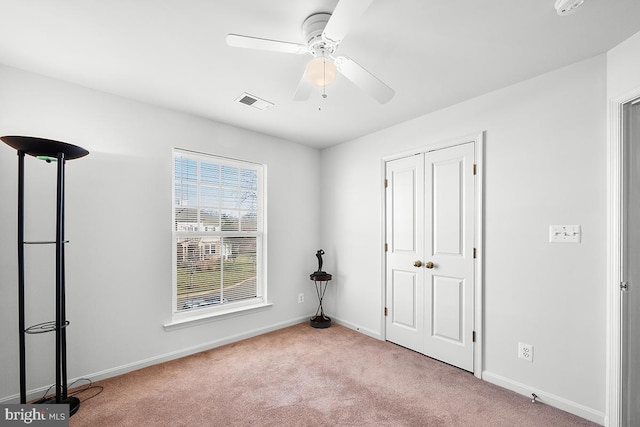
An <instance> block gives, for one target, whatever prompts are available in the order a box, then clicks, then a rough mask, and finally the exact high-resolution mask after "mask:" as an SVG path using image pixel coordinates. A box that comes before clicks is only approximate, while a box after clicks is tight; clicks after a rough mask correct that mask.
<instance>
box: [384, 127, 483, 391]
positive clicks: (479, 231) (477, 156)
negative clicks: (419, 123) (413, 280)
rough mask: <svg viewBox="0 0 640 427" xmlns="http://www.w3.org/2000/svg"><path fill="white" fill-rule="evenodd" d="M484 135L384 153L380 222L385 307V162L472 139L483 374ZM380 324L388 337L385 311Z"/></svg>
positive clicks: (477, 363)
mask: <svg viewBox="0 0 640 427" xmlns="http://www.w3.org/2000/svg"><path fill="white" fill-rule="evenodd" d="M484 138H485V133H484V131H482V132H476V133H472V134H469V135H464V136H461V137H456V138H452V139H447V140H441V141H437V142H434V143H432V144H426V145H421V146H418V147H416V148H413V149H410V150H405V151H402V152H399V153H394V154H389V155H387V156H384V157H383V158H382V160H381V167H380V169H381V182H382V185H381V188H382V190H381V191H382V197H381V200H382V206H381V211H382V215H381V216H382V224H381V230H382V233H381V240H382V244H381V245H380V247H381V257H382V263H381V265H382V271H381V275H382V283H383V284H384V286H382V295H381V297H382V302H383V307H386V303H387V281H386V270H387V257H386V253H385V249H384V246H385V243H386V235H387V234H386V231H387V230H386V220H387V218H386V203H387V201H386V191H385V186H384V182H385V178H386V164H387V162H389V161H392V160H397V159H400V158H403V157H408V156H413V155H415V154H419V153H426V152H429V151H435V150H441V149H443V148H450V147H454V146H456V145H462V144H467V143H473V147H474V163H475V165H476V179H475V189H474V192H475V206H474V210H475V212H474V224H475V233H474V243H475V245H474V247H475V248H476V263H475V266H474V299H473V301H474V303H473V313H474V315H473V317H474V319H473V330H474V331H475V333H476V341H475V345H474V349H473V374H474V375H475V376H476V377H478V378H482V370H483V359H482V354H483V351H482V348H483V342H484V334H483V321H482V320H483V318H484V314H483V307H484V304H483V301H484V269H483V266H484V234H483V233H484ZM380 322H381V328H380V330H381V331H382V339H384V340H386V339H387V329H386V322H385V315H384V312H382V313H381V319H380Z"/></svg>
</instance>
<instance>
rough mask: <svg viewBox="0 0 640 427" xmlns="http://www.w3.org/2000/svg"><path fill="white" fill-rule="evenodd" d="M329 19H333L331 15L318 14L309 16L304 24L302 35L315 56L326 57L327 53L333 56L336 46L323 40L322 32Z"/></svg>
mask: <svg viewBox="0 0 640 427" xmlns="http://www.w3.org/2000/svg"><path fill="white" fill-rule="evenodd" d="M329 18H331V14H330V13H316V14H313V15H311V16H309V17H308V18H307V19H305V20H304V22H303V23H302V34H303V35H304V39H305V41H306V42H307V46H308V48H309V51H310V52H312V53H313V56H325V55H326V54H327V53H328V54H331V53H333V51H334V50H335V46H333V45H331V44H328V43H327V42H326V40H324V38H322V32H323V31H324V28H325V27H326V26H327V22H329Z"/></svg>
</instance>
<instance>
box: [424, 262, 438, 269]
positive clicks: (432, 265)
mask: <svg viewBox="0 0 640 427" xmlns="http://www.w3.org/2000/svg"><path fill="white" fill-rule="evenodd" d="M435 266H436V265H435V264H434V263H432V262H431V261H429V262H427V264H426V265H425V267H427V268H433V267H435Z"/></svg>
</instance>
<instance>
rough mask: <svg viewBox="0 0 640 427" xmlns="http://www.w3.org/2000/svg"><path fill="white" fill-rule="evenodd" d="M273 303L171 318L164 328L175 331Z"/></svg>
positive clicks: (249, 311)
mask: <svg viewBox="0 0 640 427" xmlns="http://www.w3.org/2000/svg"><path fill="white" fill-rule="evenodd" d="M272 305H273V303H268V302H263V303H259V304H253V305H247V306H244V307H231V308H228V309H226V310H219V311H214V312H207V313H202V314H194V315H192V316H189V317H182V318H178V319H173V320H172V321H171V322H169V323H166V324H165V325H163V326H164V330H165V331H167V332H170V331H175V330H177V329H182V328H188V327H191V326H197V325H201V324H203V323H208V322H214V321H218V320H225V319H229V318H232V317H236V316H241V315H244V314H249V313H252V312H256V311H262V310H265V309H268V308H269V307H271V306H272Z"/></svg>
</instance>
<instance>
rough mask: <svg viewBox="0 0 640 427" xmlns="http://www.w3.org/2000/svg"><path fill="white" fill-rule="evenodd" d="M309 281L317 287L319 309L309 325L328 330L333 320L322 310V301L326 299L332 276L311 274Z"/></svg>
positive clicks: (322, 273)
mask: <svg viewBox="0 0 640 427" xmlns="http://www.w3.org/2000/svg"><path fill="white" fill-rule="evenodd" d="M309 279H311V280H313V283H314V284H315V286H316V294H318V309H317V310H316V315H315V316H313V317H312V318H311V319H310V320H309V323H310V324H311V326H313V327H314V328H322V329H324V328H328V327H329V326H331V318H329V317H328V316H325V314H324V309H323V308H322V300H323V299H324V293H325V291H326V290H327V285H328V284H329V281H330V280H331V274H329V273H325V272H324V271H316V272H315V273H311V275H310V276H309Z"/></svg>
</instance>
